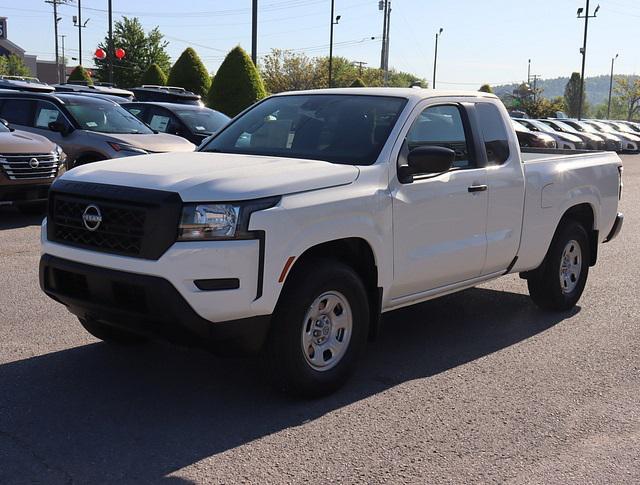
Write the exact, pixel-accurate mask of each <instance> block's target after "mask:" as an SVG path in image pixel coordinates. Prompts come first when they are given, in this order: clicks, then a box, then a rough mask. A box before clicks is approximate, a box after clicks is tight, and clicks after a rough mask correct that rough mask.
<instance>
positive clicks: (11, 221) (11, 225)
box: [0, 205, 45, 231]
mask: <svg viewBox="0 0 640 485" xmlns="http://www.w3.org/2000/svg"><path fill="white" fill-rule="evenodd" d="M44 217H45V214H44V212H43V213H42V214H41V215H40V214H39V215H31V214H23V213H21V212H19V211H18V209H16V208H15V207H13V206H10V205H0V231H2V230H4V229H18V228H21V227H27V226H39V225H40V224H41V223H42V219H44Z"/></svg>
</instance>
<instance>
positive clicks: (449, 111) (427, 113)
mask: <svg viewBox="0 0 640 485" xmlns="http://www.w3.org/2000/svg"><path fill="white" fill-rule="evenodd" d="M406 142H407V147H408V148H409V150H413V149H414V148H416V147H419V146H425V145H429V146H441V147H446V148H450V149H452V150H453V151H455V152H456V159H455V162H454V163H453V166H454V167H457V168H473V167H475V163H474V162H473V161H472V160H470V155H469V143H468V140H467V137H466V135H465V131H464V124H463V122H462V116H461V114H460V109H459V108H458V107H457V106H452V105H442V106H431V107H429V108H427V109H425V110H424V111H423V112H422V113H420V116H418V118H417V119H416V120H415V121H414V122H413V125H412V126H411V129H410V130H409V133H407V138H406Z"/></svg>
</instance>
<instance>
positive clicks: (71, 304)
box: [40, 254, 271, 351]
mask: <svg viewBox="0 0 640 485" xmlns="http://www.w3.org/2000/svg"><path fill="white" fill-rule="evenodd" d="M40 287H41V288H42V290H43V291H44V292H45V293H46V294H47V295H48V296H50V297H51V298H53V299H54V300H56V301H58V302H60V303H62V304H64V305H65V306H67V308H68V309H69V311H71V312H72V313H73V314H75V315H77V316H78V317H80V318H87V319H95V320H98V321H100V322H102V323H105V324H108V325H113V326H116V327H120V328H125V329H127V330H129V331H132V332H135V333H140V334H144V335H152V336H157V337H161V338H164V339H167V340H170V341H173V342H179V343H185V344H188V345H195V346H200V347H214V348H218V349H221V350H242V351H256V350H258V349H259V348H260V347H261V346H262V343H263V341H264V339H265V337H266V334H267V331H268V328H269V324H270V320H271V317H270V315H259V316H253V317H248V318H241V319H235V320H231V321H217V322H216V323H212V322H211V321H209V320H207V319H204V318H202V317H201V316H200V315H198V313H196V312H195V311H194V309H193V308H192V307H191V306H190V305H189V303H188V302H187V301H186V300H185V299H184V298H183V296H182V295H181V294H180V292H178V290H177V289H176V288H175V286H174V285H173V284H171V283H170V282H169V281H168V280H166V279H164V278H161V277H158V276H151V275H142V274H135V273H131V272H127V271H118V270H114V269H108V268H103V267H99V266H93V265H88V264H83V263H78V262H75V261H70V260H67V259H63V258H60V257H56V256H52V255H50V254H43V255H42V257H41V259H40ZM221 293H225V292H221Z"/></svg>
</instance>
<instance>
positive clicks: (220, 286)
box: [193, 278, 240, 291]
mask: <svg viewBox="0 0 640 485" xmlns="http://www.w3.org/2000/svg"><path fill="white" fill-rule="evenodd" d="M193 284H194V285H196V288H198V289H199V290H202V291H221V290H237V289H238V288H240V280H239V279H238V278H215V279H208V280H195V281H194V282H193Z"/></svg>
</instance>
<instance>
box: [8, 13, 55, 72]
mask: <svg viewBox="0 0 640 485" xmlns="http://www.w3.org/2000/svg"><path fill="white" fill-rule="evenodd" d="M11 54H15V55H16V56H18V57H19V58H21V59H22V60H23V61H24V63H25V64H26V65H27V67H28V68H29V70H30V71H31V76H33V77H37V78H38V79H40V81H42V82H45V83H51V84H55V83H57V82H58V76H57V75H56V63H55V61H43V60H40V59H38V58H37V56H34V55H31V54H27V53H26V51H25V50H24V49H23V48H22V47H20V46H19V45H17V44H14V43H13V42H11V41H10V40H9V36H8V34H7V17H0V56H7V57H8V56H10V55H11ZM58 67H59V69H60V79H65V75H64V67H63V66H62V65H60V66H58Z"/></svg>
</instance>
